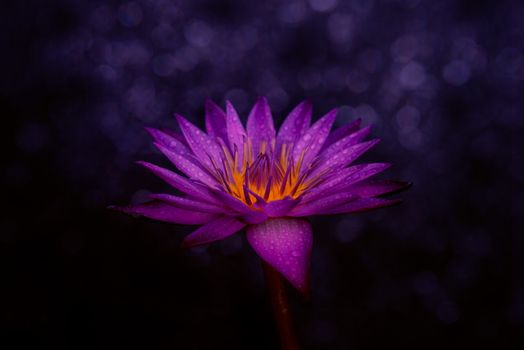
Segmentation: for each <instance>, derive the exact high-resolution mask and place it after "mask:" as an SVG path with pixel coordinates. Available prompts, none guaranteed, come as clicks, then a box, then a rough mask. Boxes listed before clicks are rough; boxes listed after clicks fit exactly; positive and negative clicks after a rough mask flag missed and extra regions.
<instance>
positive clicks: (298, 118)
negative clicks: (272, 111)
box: [277, 101, 313, 148]
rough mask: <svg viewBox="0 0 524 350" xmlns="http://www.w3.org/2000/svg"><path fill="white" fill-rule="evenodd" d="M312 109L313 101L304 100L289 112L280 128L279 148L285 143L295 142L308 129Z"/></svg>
mask: <svg viewBox="0 0 524 350" xmlns="http://www.w3.org/2000/svg"><path fill="white" fill-rule="evenodd" d="M312 110H313V107H312V104H311V102H310V101H304V102H301V103H300V104H299V105H298V106H296V107H295V108H294V109H293V110H292V111H291V113H289V115H288V116H287V117H286V119H285V120H284V122H283V123H282V126H281V127H280V129H279V130H278V136H277V145H278V147H279V148H280V146H282V145H283V144H294V143H295V141H296V140H297V138H299V137H300V136H302V135H303V134H304V133H305V132H306V131H307V128H308V127H309V123H310V122H311V112H312Z"/></svg>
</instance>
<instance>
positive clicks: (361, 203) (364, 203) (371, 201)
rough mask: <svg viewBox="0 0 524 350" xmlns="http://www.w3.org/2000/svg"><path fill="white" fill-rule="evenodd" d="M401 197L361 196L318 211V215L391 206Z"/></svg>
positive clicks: (357, 211)
mask: <svg viewBox="0 0 524 350" xmlns="http://www.w3.org/2000/svg"><path fill="white" fill-rule="evenodd" d="M401 202H402V201H401V200H400V199H394V200H390V199H381V198H360V199H357V200H355V201H352V202H348V203H344V204H342V205H339V206H335V207H332V208H329V209H326V210H322V211H319V212H317V213H316V214H317V215H330V214H349V213H361V212H364V211H369V210H373V209H378V208H383V207H389V206H392V205H396V204H399V203H401Z"/></svg>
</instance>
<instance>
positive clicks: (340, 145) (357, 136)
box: [320, 126, 371, 162]
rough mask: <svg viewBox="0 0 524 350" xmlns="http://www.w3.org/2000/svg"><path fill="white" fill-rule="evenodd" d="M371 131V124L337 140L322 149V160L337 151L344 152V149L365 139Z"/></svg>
mask: <svg viewBox="0 0 524 350" xmlns="http://www.w3.org/2000/svg"><path fill="white" fill-rule="evenodd" d="M370 132H371V126H366V127H365V128H363V129H360V130H359V131H357V132H354V133H352V134H351V135H349V136H346V137H344V138H343V139H341V140H338V141H337V142H335V143H334V144H332V145H331V146H329V147H328V148H326V149H325V150H323V151H322V153H321V154H320V157H321V159H322V160H321V162H322V161H325V160H326V159H329V158H331V157H332V156H334V155H335V154H337V153H340V152H342V151H343V150H344V149H347V148H349V147H352V146H354V145H356V144H358V143H359V142H361V141H362V140H364V139H365V138H366V136H368V135H369V134H370Z"/></svg>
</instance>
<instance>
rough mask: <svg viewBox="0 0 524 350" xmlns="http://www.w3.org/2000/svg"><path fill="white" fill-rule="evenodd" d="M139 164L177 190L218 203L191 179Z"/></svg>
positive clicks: (146, 164) (145, 164)
mask: <svg viewBox="0 0 524 350" xmlns="http://www.w3.org/2000/svg"><path fill="white" fill-rule="evenodd" d="M137 163H138V164H140V165H142V166H143V167H145V168H146V169H148V170H149V171H151V172H152V173H153V174H155V175H156V176H158V177H159V178H161V179H162V180H164V181H165V182H167V183H168V184H169V185H171V186H172V187H174V188H176V189H177V190H179V191H181V192H183V193H186V194H189V195H191V196H194V197H197V198H199V199H202V200H205V201H208V202H215V203H216V199H214V198H213V197H212V196H211V195H210V194H209V193H208V192H207V191H206V190H205V189H203V188H202V187H201V186H198V185H196V184H194V183H193V182H191V181H190V180H189V179H187V178H185V177H183V176H180V175H178V174H177V173H174V172H172V171H170V170H167V169H164V168H162V167H159V166H157V165H154V164H151V163H148V162H142V161H139V162H137Z"/></svg>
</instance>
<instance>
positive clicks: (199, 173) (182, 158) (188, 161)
mask: <svg viewBox="0 0 524 350" xmlns="http://www.w3.org/2000/svg"><path fill="white" fill-rule="evenodd" d="M155 146H156V147H157V148H158V149H159V150H160V152H162V153H163V154H164V155H165V156H166V157H167V158H168V159H169V161H170V162H171V163H173V164H174V165H175V166H176V167H177V168H178V169H179V170H180V171H181V172H183V173H184V174H186V175H187V176H188V177H189V178H191V179H195V180H199V181H201V182H203V183H205V184H207V185H208V186H214V185H216V183H217V182H216V180H215V179H214V178H213V177H212V176H211V175H210V174H209V173H208V172H207V171H206V169H205V168H204V167H203V166H202V165H201V164H200V163H199V162H198V160H197V159H195V158H194V157H193V156H192V155H190V154H183V153H179V152H177V151H176V150H172V149H169V148H167V147H165V146H164V145H162V144H159V143H155Z"/></svg>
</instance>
